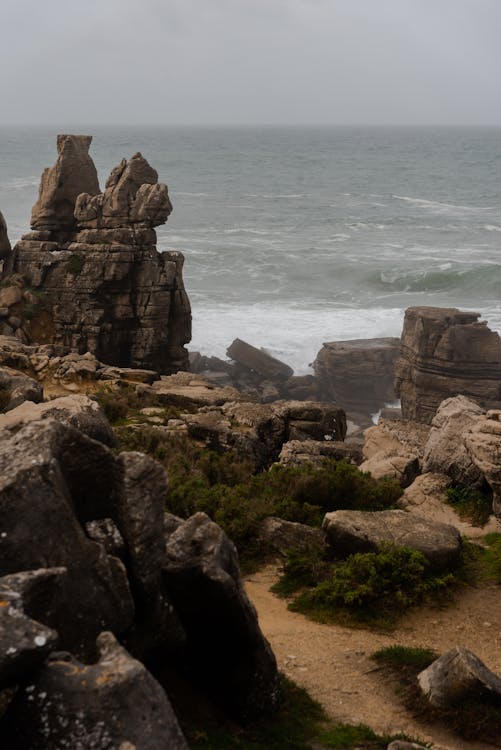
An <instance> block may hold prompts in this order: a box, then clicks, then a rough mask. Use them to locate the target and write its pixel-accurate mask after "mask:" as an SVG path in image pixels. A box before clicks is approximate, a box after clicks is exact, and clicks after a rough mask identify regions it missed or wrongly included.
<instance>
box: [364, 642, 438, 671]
mask: <svg viewBox="0 0 501 750" xmlns="http://www.w3.org/2000/svg"><path fill="white" fill-rule="evenodd" d="M438 656H439V654H437V652H436V651H432V649H430V648H418V647H416V646H388V647H387V648H381V649H379V651H376V652H375V653H373V654H372V656H371V658H372V659H374V661H377V662H378V664H386V665H387V666H389V667H393V668H394V669H398V668H400V667H412V669H413V670H418V672H421V671H422V670H423V669H426V667H429V666H430V664H431V663H432V662H433V661H435V659H438Z"/></svg>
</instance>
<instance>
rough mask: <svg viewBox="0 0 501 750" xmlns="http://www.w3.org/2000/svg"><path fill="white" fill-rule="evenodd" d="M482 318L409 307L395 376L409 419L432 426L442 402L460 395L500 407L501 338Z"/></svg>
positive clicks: (456, 311) (404, 414)
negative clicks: (480, 319)
mask: <svg viewBox="0 0 501 750" xmlns="http://www.w3.org/2000/svg"><path fill="white" fill-rule="evenodd" d="M479 318H480V313H476V312H468V311H464V310H458V309H456V308H445V307H444V308H441V307H410V308H408V310H407V311H406V313H405V319H404V327H403V331H402V338H401V354H400V357H399V359H398V362H397V364H396V376H395V389H396V393H397V396H399V397H400V400H401V403H402V414H403V417H404V419H409V420H415V421H419V422H426V423H428V424H430V423H431V421H432V419H433V416H434V414H435V412H436V410H437V408H438V406H439V404H440V403H441V402H442V401H443V400H444V399H446V398H449V397H452V396H457V395H459V394H462V395H464V396H467V397H468V398H472V399H473V400H474V401H477V402H478V403H480V404H481V405H483V406H489V405H492V406H495V405H496V404H498V403H499V400H500V398H501V392H500V386H499V382H500V380H501V338H500V337H499V335H498V334H497V333H495V332H494V331H491V330H490V329H489V328H488V327H487V323H485V322H483V321H479Z"/></svg>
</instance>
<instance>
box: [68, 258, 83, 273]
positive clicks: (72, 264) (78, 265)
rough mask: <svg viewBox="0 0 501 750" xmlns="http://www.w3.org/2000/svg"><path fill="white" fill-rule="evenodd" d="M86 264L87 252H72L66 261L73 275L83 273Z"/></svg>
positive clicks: (69, 271)
mask: <svg viewBox="0 0 501 750" xmlns="http://www.w3.org/2000/svg"><path fill="white" fill-rule="evenodd" d="M84 265H85V254H84V253H72V254H71V255H70V257H69V258H68V260H67V261H66V270H67V272H68V273H70V274H71V275H72V276H78V275H79V274H81V273H82V270H83V267H84Z"/></svg>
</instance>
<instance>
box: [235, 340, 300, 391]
mask: <svg viewBox="0 0 501 750" xmlns="http://www.w3.org/2000/svg"><path fill="white" fill-rule="evenodd" d="M226 354H227V355H228V357H230V359H232V360H234V361H235V362H238V363H239V364H242V365H244V367H247V368H248V369H249V370H253V371H254V372H257V373H259V375H262V376H263V377H265V378H268V379H269V380H271V381H273V380H287V379H288V378H290V377H291V376H292V375H293V372H294V371H293V370H292V367H289V365H286V364H284V362H280V360H278V359H275V357H272V356H271V355H270V354H268V353H267V352H265V351H263V350H262V349H257V348H256V347H255V346H251V345H250V344H247V343H246V342H245V341H242V340H241V339H235V341H233V343H232V344H231V345H230V346H229V347H228V349H227V351H226Z"/></svg>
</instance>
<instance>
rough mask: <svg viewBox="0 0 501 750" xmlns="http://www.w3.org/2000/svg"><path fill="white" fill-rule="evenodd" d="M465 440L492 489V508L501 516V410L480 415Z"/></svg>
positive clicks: (468, 449) (474, 462) (472, 457)
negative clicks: (500, 457) (500, 458)
mask: <svg viewBox="0 0 501 750" xmlns="http://www.w3.org/2000/svg"><path fill="white" fill-rule="evenodd" d="M464 442H465V445H466V449H467V451H468V454H469V456H470V457H471V460H472V462H473V464H474V465H475V466H476V467H477V469H478V470H479V471H480V473H481V475H482V477H483V478H484V479H485V480H486V481H487V483H488V484H489V486H490V488H491V489H492V494H493V503H492V509H493V512H494V514H495V515H496V516H497V518H501V462H500V460H499V456H500V450H501V411H499V410H495V409H494V410H490V411H488V412H487V414H486V415H483V416H481V417H479V418H478V420H477V422H476V423H475V424H474V425H473V426H472V427H471V428H470V430H469V431H468V432H466V433H465V435H464Z"/></svg>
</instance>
